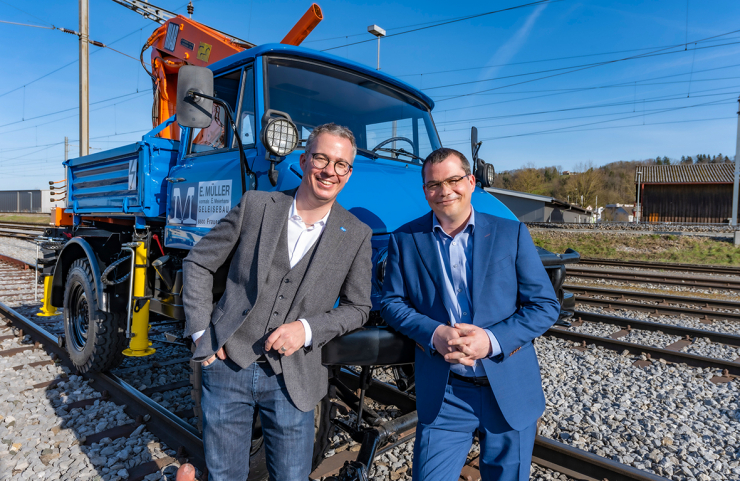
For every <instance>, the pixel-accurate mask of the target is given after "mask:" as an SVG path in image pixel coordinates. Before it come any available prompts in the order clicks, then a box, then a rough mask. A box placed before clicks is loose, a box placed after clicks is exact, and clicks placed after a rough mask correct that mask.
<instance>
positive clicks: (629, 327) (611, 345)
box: [547, 311, 740, 376]
mask: <svg viewBox="0 0 740 481" xmlns="http://www.w3.org/2000/svg"><path fill="white" fill-rule="evenodd" d="M574 319H575V320H574V322H573V323H572V327H580V326H581V325H583V323H584V322H591V323H603V324H611V325H615V326H619V327H620V329H619V330H618V331H616V332H614V333H612V334H610V335H609V336H607V337H604V336H595V335H592V334H585V333H582V332H576V331H573V330H570V328H567V327H561V326H555V327H552V328H550V329H549V330H548V331H547V333H548V334H550V335H553V336H555V337H558V338H561V339H566V340H569V341H573V342H576V343H578V344H580V345H582V346H586V345H588V344H595V345H597V346H601V347H605V348H607V349H610V350H613V351H617V352H624V351H625V350H626V351H628V352H629V353H631V354H634V355H638V356H639V355H641V354H645V355H649V356H648V357H649V358H654V359H664V360H666V361H668V362H673V363H681V364H686V365H689V366H694V367H701V368H710V369H717V370H721V371H723V372H725V373H727V374H729V375H732V376H740V357H738V358H737V359H735V360H734V361H727V360H723V359H717V358H714V357H707V356H699V355H696V354H690V353H685V352H681V350H682V349H684V348H685V347H688V346H690V345H691V344H693V343H694V342H695V340H696V339H697V338H707V339H709V340H710V341H712V342H715V343H720V344H726V345H728V346H735V347H740V336H737V335H733V334H725V333H720V332H713V331H705V330H702V329H692V328H688V327H683V326H672V325H669V324H662V323H657V322H646V321H641V320H638V319H631V318H626V317H617V316H607V315H603V314H595V313H591V312H584V311H576V312H575V315H574ZM633 331H649V332H660V333H663V334H668V335H673V336H678V337H679V338H681V339H679V340H677V341H675V342H673V343H670V344H669V345H666V346H664V347H656V346H651V345H648V344H641V343H635V342H628V341H623V340H621V339H622V338H626V337H628V336H630V334H631V333H632V332H633Z"/></svg>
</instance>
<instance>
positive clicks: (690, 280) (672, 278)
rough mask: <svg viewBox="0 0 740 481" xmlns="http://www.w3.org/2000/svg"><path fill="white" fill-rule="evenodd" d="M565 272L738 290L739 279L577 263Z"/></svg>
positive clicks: (602, 277)
mask: <svg viewBox="0 0 740 481" xmlns="http://www.w3.org/2000/svg"><path fill="white" fill-rule="evenodd" d="M567 273H568V274H567V275H568V277H571V278H574V277H575V278H580V279H597V280H603V279H608V280H610V281H626V282H633V283H645V284H663V285H669V286H683V287H695V288H709V289H723V290H730V291H734V292H740V279H737V278H730V277H716V276H715V277H709V276H704V277H700V276H693V275H688V274H682V275H679V274H664V273H654V272H642V271H624V270H616V269H593V268H583V267H578V266H577V265H568V266H567Z"/></svg>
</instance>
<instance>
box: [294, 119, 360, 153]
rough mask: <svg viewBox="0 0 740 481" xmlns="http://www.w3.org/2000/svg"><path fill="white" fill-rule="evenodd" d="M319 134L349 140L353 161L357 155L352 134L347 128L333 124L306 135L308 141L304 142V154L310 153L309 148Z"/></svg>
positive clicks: (321, 126) (319, 127)
mask: <svg viewBox="0 0 740 481" xmlns="http://www.w3.org/2000/svg"><path fill="white" fill-rule="evenodd" d="M321 134H332V135H336V136H337V137H342V138H343V139H347V140H349V143H350V144H352V160H353V161H354V160H355V156H356V155H357V142H355V136H354V134H353V133H352V131H351V130H349V129H348V128H347V127H344V126H342V125H337V124H335V123H333V122H332V123H329V124H323V125H319V126H318V127H316V128H315V129H313V130H312V131H311V133H310V134H309V135H308V140H306V152H310V150H311V146H312V145H313V143H314V142H315V141H316V138H317V137H318V136H319V135H321Z"/></svg>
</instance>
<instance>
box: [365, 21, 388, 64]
mask: <svg viewBox="0 0 740 481" xmlns="http://www.w3.org/2000/svg"><path fill="white" fill-rule="evenodd" d="M367 31H368V32H370V33H372V34H373V35H375V36H376V37H378V70H380V37H385V30H383V29H382V28H380V27H378V26H377V25H370V26H369V27H367Z"/></svg>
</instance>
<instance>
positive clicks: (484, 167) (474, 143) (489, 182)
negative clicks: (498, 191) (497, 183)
mask: <svg viewBox="0 0 740 481" xmlns="http://www.w3.org/2000/svg"><path fill="white" fill-rule="evenodd" d="M481 145H483V142H480V141H478V128H477V127H475V126H473V127H471V128H470V150H471V154H472V160H473V165H472V167H473V173H474V174H475V179H476V180H477V181H478V183H479V184H480V186H481V187H493V181H494V178H495V175H496V171H495V169H494V168H493V165H491V164H488V163H486V161H485V160H483V159H481V158H480V157H478V152H479V151H480V148H481Z"/></svg>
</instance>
